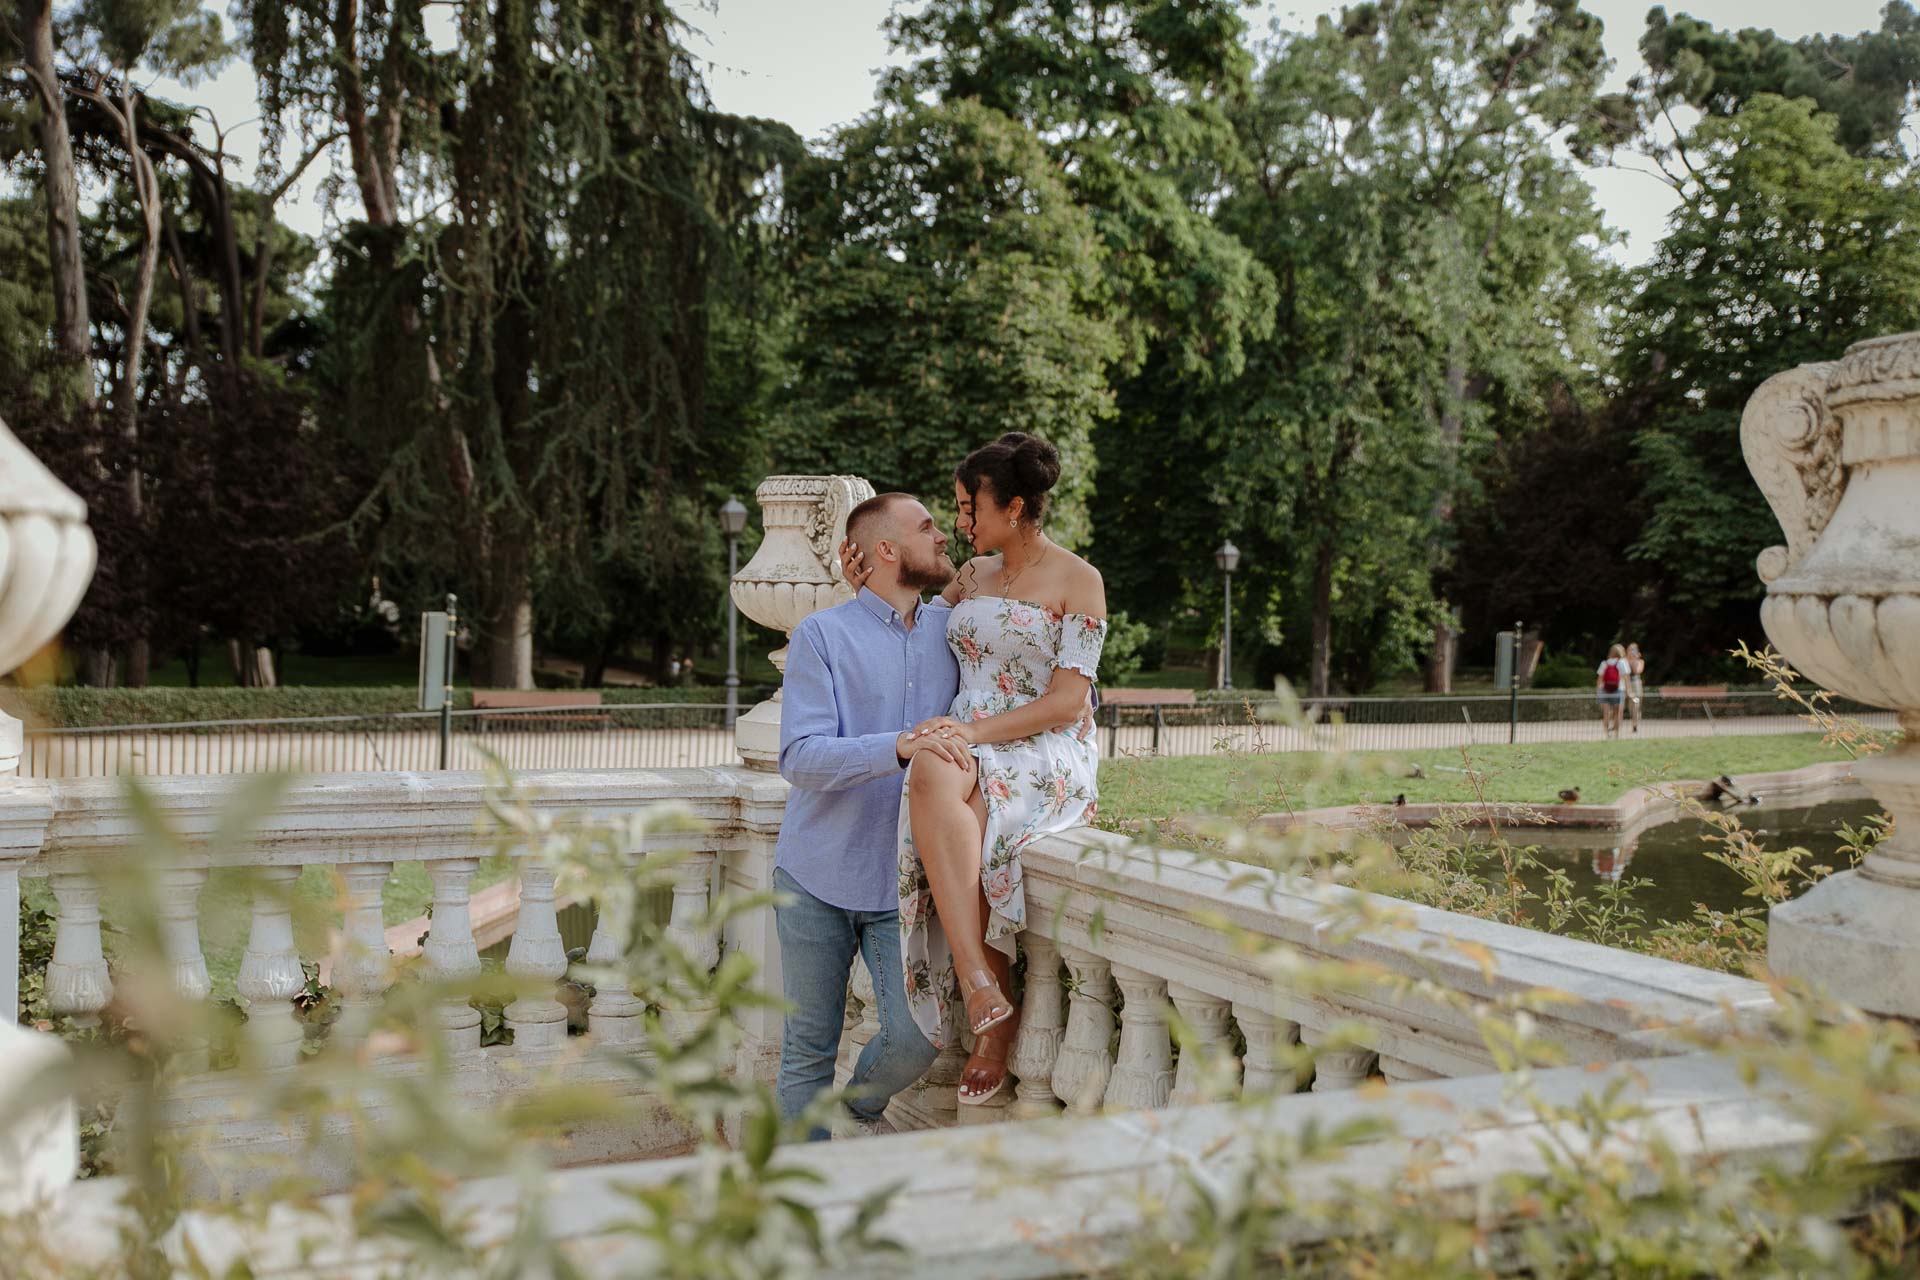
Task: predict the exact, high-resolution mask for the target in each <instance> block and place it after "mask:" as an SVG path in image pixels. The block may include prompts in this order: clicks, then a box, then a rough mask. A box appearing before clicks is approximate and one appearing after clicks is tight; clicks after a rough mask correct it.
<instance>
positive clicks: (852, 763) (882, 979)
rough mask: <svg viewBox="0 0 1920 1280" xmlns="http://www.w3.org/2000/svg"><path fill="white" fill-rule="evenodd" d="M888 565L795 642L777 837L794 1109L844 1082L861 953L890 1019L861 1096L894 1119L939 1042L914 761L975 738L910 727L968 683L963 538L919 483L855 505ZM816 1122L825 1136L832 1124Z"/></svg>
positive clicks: (784, 1095) (862, 1117) (855, 1106)
mask: <svg viewBox="0 0 1920 1280" xmlns="http://www.w3.org/2000/svg"><path fill="white" fill-rule="evenodd" d="M847 539H848V541H849V542H852V543H854V544H855V545H857V546H858V547H859V548H860V550H861V553H862V555H863V557H864V560H865V565H866V567H867V568H869V569H871V570H872V576H871V577H870V578H869V579H868V580H867V584H866V585H865V586H864V587H862V588H861V589H860V592H859V594H858V595H857V596H855V597H854V599H852V600H849V601H848V602H846V603H845V604H841V605H836V606H835V607H834V608H831V609H825V610H822V611H821V612H819V613H816V614H813V615H811V616H810V617H808V618H807V619H806V620H805V621H803V622H802V623H801V624H800V625H799V626H798V627H796V628H795V629H794V632H793V638H792V640H791V642H790V643H789V645H788V647H787V671H786V692H785V693H784V694H783V695H782V701H783V707H782V710H781V715H780V776H781V777H783V778H785V779H786V780H787V781H788V782H791V783H792V784H793V787H794V790H793V793H792V795H790V796H789V797H788V800H787V813H786V819H785V821H784V822H782V823H781V826H780V840H779V843H778V844H777V845H776V846H775V850H774V860H773V865H774V872H773V883H774V888H775V890H776V891H777V892H778V893H779V895H780V898H779V901H778V902H777V903H776V905H775V907H774V923H775V926H776V928H777V930H778V932H779V935H780V968H781V973H782V975H783V976H784V985H785V992H786V998H787V1002H788V1004H790V1005H791V1006H792V1011H791V1012H790V1013H788V1015H787V1019H786V1027H785V1030H784V1033H783V1034H782V1036H781V1045H780V1079H779V1094H780V1111H781V1114H782V1115H784V1116H786V1117H788V1118H791V1117H793V1116H796V1115H798V1114H800V1113H801V1112H802V1111H804V1110H805V1109H806V1108H807V1106H808V1105H809V1104H811V1103H812V1102H813V1101H814V1100H815V1099H816V1098H818V1097H819V1095H820V1094H821V1092H822V1091H824V1090H827V1089H829V1088H831V1087H832V1084H833V1067H834V1061H835V1059H836V1058H838V1056H839V1054H840V1032H841V1027H842V1025H843V1023H844V1021H845V1017H846V1008H847V970H848V968H849V967H850V966H851V965H852V963H853V957H854V953H855V952H856V951H858V952H859V954H860V955H861V956H862V957H863V958H864V959H865V961H866V965H867V971H868V972H869V973H871V974H872V975H873V990H874V994H875V996H876V997H877V998H878V1002H879V1012H880V1032H879V1034H878V1035H876V1036H874V1038H873V1039H872V1040H871V1041H869V1042H868V1044H867V1046H866V1048H865V1049H863V1050H862V1051H861V1053H860V1060H859V1062H857V1063H856V1064H855V1066H854V1070H853V1077H852V1079H851V1080H850V1081H849V1082H848V1084H849V1088H850V1089H851V1090H853V1091H854V1092H855V1094H856V1095H857V1096H855V1098H854V1099H853V1101H852V1102H851V1103H850V1108H851V1110H852V1112H853V1115H854V1119H855V1121H856V1123H858V1124H859V1125H860V1126H861V1127H862V1128H863V1129H866V1130H867V1131H870V1132H871V1131H874V1130H876V1129H877V1128H878V1127H879V1121H880V1116H881V1114H882V1113H883V1112H884V1111H885V1110H886V1108H887V1103H888V1102H889V1101H891V1100H892V1098H893V1095H894V1094H896V1093H898V1092H899V1091H900V1090H902V1089H904V1088H906V1087H907V1086H908V1085H910V1084H912V1083H913V1082H914V1081H915V1080H918V1079H919V1078H920V1077H921V1076H922V1075H923V1074H925V1072H926V1070H927V1067H928V1066H929V1065H931V1064H932V1062H933V1059H934V1049H933V1046H932V1045H930V1044H928V1043H927V1039H926V1037H925V1036H923V1035H921V1034H920V1030H919V1028H918V1027H916V1026H915V1025H914V1021H913V1014H912V1011H911V1009H910V1008H909V1006H908V1004H907V995H906V980H905V976H904V974H903V973H902V971H901V966H900V922H899V915H900V890H899V870H898V854H897V851H896V848H895V837H896V833H897V831H898V823H899V814H900V787H901V774H902V772H903V771H904V770H905V769H906V767H907V764H908V762H909V761H910V760H911V759H912V757H913V756H915V755H918V754H919V753H920V752H923V751H933V752H938V753H940V754H943V755H946V756H947V757H948V758H950V759H953V760H955V761H956V763H961V762H963V761H962V760H961V753H963V752H965V751H966V747H965V746H964V744H961V743H959V742H957V741H948V740H943V739H940V738H937V737H925V738H920V739H917V740H910V739H909V737H908V734H907V731H908V730H910V729H912V728H913V726H914V725H916V724H918V723H920V722H921V721H922V720H927V719H931V718H932V717H934V716H941V715H945V714H946V713H947V711H948V710H949V708H950V707H951V706H952V703H953V695H954V690H955V688H956V687H957V685H958V684H959V669H958V666H957V665H956V664H955V662H954V659H953V654H952V652H951V651H950V650H949V649H948V648H947V620H948V617H949V615H950V613H951V612H952V611H951V610H950V609H949V608H948V607H947V605H946V604H945V602H943V601H940V600H935V601H933V602H932V603H931V604H922V603H921V600H920V597H921V593H923V592H928V591H932V592H938V591H940V590H942V589H943V588H944V587H945V586H946V585H947V584H948V583H949V582H951V581H952V580H953V574H954V569H953V561H951V560H950V559H948V558H947V552H946V547H947V538H946V535H945V534H943V533H941V532H940V530H939V529H938V528H937V527H935V525H934V522H933V517H932V516H931V515H930V514H928V512H927V509H926V508H925V507H924V506H922V505H921V504H920V502H919V501H918V500H916V499H915V498H914V497H912V496H911V495H910V494H905V493H884V494H881V495H879V496H878V497H874V498H869V499H867V501H865V502H863V503H861V504H860V505H859V506H858V507H855V508H854V509H853V513H852V514H851V515H850V516H849V517H848V518H847ZM826 1136H827V1135H826V1131H825V1130H824V1129H821V1128H815V1129H814V1130H813V1131H812V1133H811V1134H810V1135H809V1137H810V1138H813V1139H819V1138H824V1137H826Z"/></svg>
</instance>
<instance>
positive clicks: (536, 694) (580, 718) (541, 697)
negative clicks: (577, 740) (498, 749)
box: [473, 689, 613, 730]
mask: <svg viewBox="0 0 1920 1280" xmlns="http://www.w3.org/2000/svg"><path fill="white" fill-rule="evenodd" d="M529 707H551V708H553V710H552V711H547V712H540V713H535V712H533V711H528V710H525V708H529ZM473 709H474V710H475V711H507V712H511V713H512V714H510V715H499V716H488V715H481V716H475V717H474V719H475V721H476V727H478V728H479V729H482V730H486V729H489V728H494V729H514V728H524V727H526V726H527V725H529V724H539V725H541V726H543V727H545V726H550V725H560V724H566V723H569V722H573V723H582V724H591V725H592V726H594V727H595V728H598V729H604V728H606V727H607V726H608V725H609V724H610V723H612V719H613V714H612V712H611V711H610V710H608V709H607V708H606V707H603V706H601V705H600V693H599V690H597V689H553V690H545V689H542V690H488V691H481V690H475V691H474V695H473Z"/></svg>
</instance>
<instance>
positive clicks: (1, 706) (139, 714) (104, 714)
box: [0, 685, 770, 729]
mask: <svg viewBox="0 0 1920 1280" xmlns="http://www.w3.org/2000/svg"><path fill="white" fill-rule="evenodd" d="M769 692H770V691H766V690H762V689H759V688H746V687H743V688H742V689H741V690H740V704H741V706H743V707H750V706H752V705H753V704H754V703H756V702H758V701H759V700H760V699H761V698H763V697H765V696H767V694H768V693H769ZM599 693H600V700H601V702H603V703H605V704H606V705H608V706H645V705H651V704H657V703H690V704H699V705H706V706H713V705H718V704H721V703H724V702H725V701H726V700H727V691H726V690H725V689H724V688H715V687H708V686H703V685H695V686H692V687H690V688H689V687H680V686H674V687H663V688H647V689H602V690H600V691H599ZM453 696H454V704H453V705H454V706H455V707H456V708H457V709H466V708H469V707H471V706H472V705H473V691H472V690H470V689H456V690H454V694H453ZM418 706H419V704H418V702H417V701H416V695H415V693H414V691H413V690H412V689H409V688H406V687H405V686H389V687H380V688H366V689H351V688H346V689H332V688H307V687H302V686H288V687H285V688H278V689H243V688H239V687H237V686H236V687H234V688H214V689H171V688H151V689H88V688H77V687H63V688H54V689H0V710H4V711H6V712H8V713H9V714H11V715H15V716H18V717H20V719H22V720H25V721H26V722H27V724H28V725H29V726H30V727H43V728H73V729H84V728H93V727H97V726H104V725H123V724H182V723H190V722H193V721H198V720H287V719H298V718H304V717H308V716H384V715H394V714H397V713H399V712H403V711H414V710H417V709H418Z"/></svg>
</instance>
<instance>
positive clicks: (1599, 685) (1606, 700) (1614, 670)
mask: <svg viewBox="0 0 1920 1280" xmlns="http://www.w3.org/2000/svg"><path fill="white" fill-rule="evenodd" d="M1632 676H1633V669H1632V668H1631V667H1629V666H1628V665H1627V651H1626V650H1625V649H1622V648H1621V647H1620V646H1619V645H1617V644H1616V645H1614V646H1613V647H1612V648H1611V649H1608V650H1607V660H1606V661H1605V662H1602V663H1601V664H1600V666H1599V669H1598V670H1596V671H1595V672H1594V675H1593V696H1594V699H1595V701H1597V702H1599V704H1600V729H1601V732H1602V733H1604V734H1605V735H1606V736H1607V737H1609V738H1617V737H1619V736H1620V712H1621V708H1622V707H1624V706H1625V704H1626V701H1627V681H1628V680H1630V679H1631V678H1632Z"/></svg>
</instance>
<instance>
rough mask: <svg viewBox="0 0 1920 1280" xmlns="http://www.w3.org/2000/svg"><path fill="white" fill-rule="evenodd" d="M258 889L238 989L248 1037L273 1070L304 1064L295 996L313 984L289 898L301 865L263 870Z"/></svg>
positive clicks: (260, 1060)
mask: <svg viewBox="0 0 1920 1280" xmlns="http://www.w3.org/2000/svg"><path fill="white" fill-rule="evenodd" d="M254 874H255V875H256V876H258V877H259V880H260V883H259V885H258V886H257V887H256V888H255V889H254V891H253V926H252V928H251V929H249V930H248V932H247V950H246V954H244V955H243V956H241V957H240V975H239V977H238V978H236V979H235V981H234V984H233V985H234V989H235V990H236V991H238V992H239V993H240V996H241V998H242V999H243V1000H244V1001H245V1002H246V1008H247V1038H248V1040H250V1041H251V1042H252V1044H253V1051H254V1057H255V1059H256V1063H257V1065H259V1066H261V1067H264V1068H267V1069H269V1070H272V1069H275V1068H279V1067H290V1066H292V1065H293V1064H294V1063H296V1062H298V1061H299V1060H300V1045H301V1043H302V1042H303V1041H304V1040H305V1038H306V1031H305V1028H304V1027H303V1026H302V1025H301V1022H300V1017H299V1014H298V1013H297V1012H296V1011H295V1009H294V1007H293V998H294V997H295V996H297V995H299V994H300V992H301V990H302V989H303V988H304V987H305V986H306V985H307V975H306V974H305V973H304V972H302V971H301V968H300V953H299V952H298V951H296V950H295V949H294V945H293V908H292V904H291V903H290V902H289V898H290V896H291V895H292V893H293V883H294V881H296V880H298V879H299V878H300V868H299V867H258V868H256V869H255V871H254Z"/></svg>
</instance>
